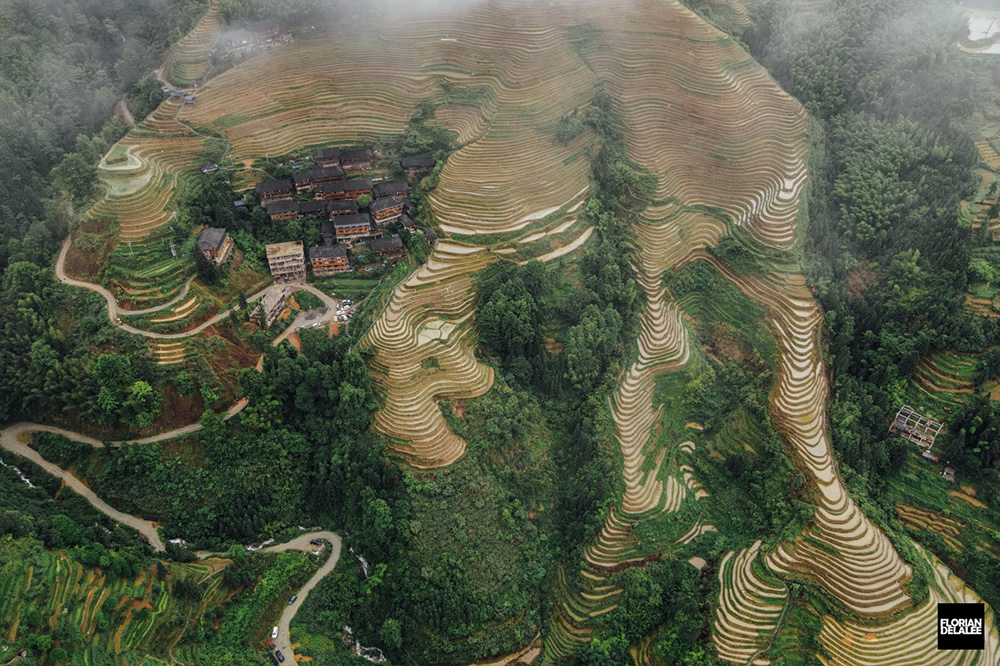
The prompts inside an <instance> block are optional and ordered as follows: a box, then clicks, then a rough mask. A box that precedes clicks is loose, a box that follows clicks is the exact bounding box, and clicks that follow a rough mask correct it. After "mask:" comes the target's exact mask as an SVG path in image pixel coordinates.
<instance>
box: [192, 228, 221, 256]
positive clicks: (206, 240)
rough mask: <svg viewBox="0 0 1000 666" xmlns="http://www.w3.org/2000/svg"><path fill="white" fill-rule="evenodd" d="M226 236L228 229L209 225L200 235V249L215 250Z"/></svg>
mask: <svg viewBox="0 0 1000 666" xmlns="http://www.w3.org/2000/svg"><path fill="white" fill-rule="evenodd" d="M225 238H226V230H225V229H224V228H223V227H209V228H208V229H205V230H204V231H203V232H201V235H199V236H198V249H199V250H202V251H204V250H215V249H216V248H218V247H219V245H221V244H222V241H223V240H224V239H225Z"/></svg>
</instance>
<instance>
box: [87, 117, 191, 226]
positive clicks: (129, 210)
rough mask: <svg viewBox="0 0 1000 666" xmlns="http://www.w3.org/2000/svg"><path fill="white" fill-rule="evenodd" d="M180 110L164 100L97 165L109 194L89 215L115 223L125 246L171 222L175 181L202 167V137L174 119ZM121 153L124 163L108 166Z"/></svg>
mask: <svg viewBox="0 0 1000 666" xmlns="http://www.w3.org/2000/svg"><path fill="white" fill-rule="evenodd" d="M180 107H181V102H178V101H177V100H176V99H173V98H171V99H168V100H166V101H164V102H163V103H162V104H161V105H160V107H159V108H157V110H156V111H154V112H153V113H151V114H150V115H149V117H148V118H146V120H145V121H144V122H143V123H142V124H141V125H139V126H138V127H137V128H136V129H134V130H132V131H131V132H129V134H128V135H126V136H125V138H123V139H122V140H121V141H119V142H118V143H117V144H116V145H115V147H114V148H112V150H111V151H110V152H109V153H108V155H107V156H105V158H104V159H103V160H102V161H101V163H100V165H98V177H99V178H100V181H101V183H102V184H103V185H104V186H105V187H106V188H107V192H106V195H105V196H104V197H103V198H102V199H101V200H99V201H98V202H97V203H96V204H95V205H94V206H93V208H92V209H91V210H90V212H89V216H90V217H92V218H97V219H108V220H111V221H113V222H116V223H117V224H118V225H119V227H120V241H121V242H123V243H128V242H136V241H141V240H143V239H144V238H145V237H146V236H147V235H148V234H149V233H150V232H152V231H153V230H154V229H157V228H159V227H161V226H163V225H165V224H166V223H167V222H168V221H169V220H170V218H171V217H172V212H171V211H170V210H169V209H168V207H167V204H168V203H169V201H170V197H171V195H172V194H173V188H174V186H175V185H176V184H177V177H178V175H179V174H180V173H182V172H184V171H187V170H191V169H193V168H194V167H195V166H196V165H197V164H198V162H199V159H200V154H201V152H202V151H203V150H204V148H205V146H204V144H205V140H204V139H203V138H201V137H198V136H195V135H194V134H193V133H192V132H191V131H190V130H189V129H188V128H186V127H184V126H183V125H181V124H179V123H177V122H176V121H175V120H173V116H174V115H175V114H176V113H177V111H178V110H179V109H180ZM122 153H124V154H125V156H126V157H127V160H126V161H125V162H122V163H109V161H108V157H109V156H112V155H121V154H122Z"/></svg>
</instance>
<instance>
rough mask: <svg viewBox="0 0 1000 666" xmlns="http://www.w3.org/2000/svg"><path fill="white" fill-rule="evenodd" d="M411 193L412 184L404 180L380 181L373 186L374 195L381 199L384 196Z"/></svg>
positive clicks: (402, 195) (400, 195)
mask: <svg viewBox="0 0 1000 666" xmlns="http://www.w3.org/2000/svg"><path fill="white" fill-rule="evenodd" d="M409 193H410V184H409V183H407V182H406V181H402V180H393V181H390V182H388V183H379V184H378V185H376V186H375V187H373V188H372V196H373V197H375V198H376V199H381V198H382V197H405V196H406V195H408V194H409Z"/></svg>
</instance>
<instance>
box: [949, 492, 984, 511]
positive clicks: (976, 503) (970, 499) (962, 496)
mask: <svg viewBox="0 0 1000 666" xmlns="http://www.w3.org/2000/svg"><path fill="white" fill-rule="evenodd" d="M948 494H949V495H951V496H952V497H958V498H959V499H963V500H965V501H966V502H968V503H969V504H972V505H973V506H978V507H979V508H980V509H985V508H986V505H985V504H983V503H982V502H980V501H979V500H977V499H975V498H973V497H969V496H968V495H965V494H963V493H960V492H958V491H957V490H951V491H949V492H948Z"/></svg>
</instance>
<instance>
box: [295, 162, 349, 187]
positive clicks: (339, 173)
mask: <svg viewBox="0 0 1000 666" xmlns="http://www.w3.org/2000/svg"><path fill="white" fill-rule="evenodd" d="M343 177H344V170H343V169H341V168H340V167H339V166H332V167H315V168H313V169H309V170H308V171H303V172H302V173H297V174H295V182H296V183H304V182H306V181H310V180H319V179H321V178H343Z"/></svg>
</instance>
